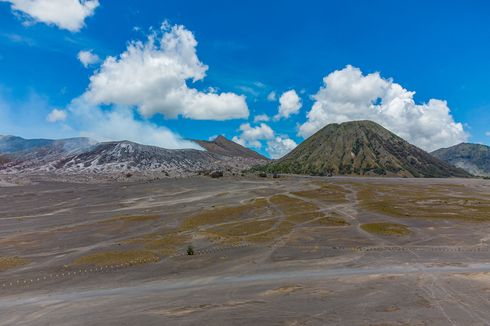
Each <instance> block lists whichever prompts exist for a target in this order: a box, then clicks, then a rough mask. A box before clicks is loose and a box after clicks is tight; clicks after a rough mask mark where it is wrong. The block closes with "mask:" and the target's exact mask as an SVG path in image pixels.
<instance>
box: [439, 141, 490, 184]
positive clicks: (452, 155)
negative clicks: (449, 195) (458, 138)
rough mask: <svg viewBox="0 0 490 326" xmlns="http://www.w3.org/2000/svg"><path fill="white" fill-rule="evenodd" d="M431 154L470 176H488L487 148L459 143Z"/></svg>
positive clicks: (488, 148)
mask: <svg viewBox="0 0 490 326" xmlns="http://www.w3.org/2000/svg"><path fill="white" fill-rule="evenodd" d="M431 154H432V155H433V156H435V157H437V158H438V159H441V160H443V161H445V162H448V163H450V164H452V165H454V166H457V167H459V168H461V169H463V170H466V171H467V172H469V173H471V174H474V175H479V176H486V177H488V176H490V147H489V146H485V145H480V144H469V143H461V144H458V145H455V146H452V147H449V148H441V149H438V150H436V151H434V152H432V153H431Z"/></svg>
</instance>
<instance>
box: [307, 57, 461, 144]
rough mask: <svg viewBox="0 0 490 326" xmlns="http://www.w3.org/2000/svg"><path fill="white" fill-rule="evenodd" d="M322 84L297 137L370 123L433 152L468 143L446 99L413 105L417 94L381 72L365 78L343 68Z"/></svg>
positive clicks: (357, 70) (348, 67)
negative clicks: (329, 126)
mask: <svg viewBox="0 0 490 326" xmlns="http://www.w3.org/2000/svg"><path fill="white" fill-rule="evenodd" d="M323 82H324V86H322V87H321V88H320V90H319V91H318V93H317V94H315V95H314V96H313V98H314V99H315V103H314V104H313V106H312V108H311V110H310V111H309V112H308V115H307V118H308V119H307V121H306V122H305V123H304V124H303V125H301V126H300V128H299V133H298V134H299V135H300V136H302V137H305V138H306V137H309V136H310V135H312V134H313V133H315V132H316V131H318V130H319V129H321V128H322V127H324V126H325V125H327V124H329V123H340V122H345V121H351V120H372V121H375V122H377V123H379V124H381V125H382V126H384V127H385V128H387V129H389V130H391V131H392V132H394V133H396V134H397V135H398V136H400V137H402V138H404V139H406V140H407V141H409V142H411V143H412V144H415V145H417V146H419V147H421V148H423V149H425V150H428V151H431V150H435V149H437V148H441V147H449V146H452V145H454V144H458V143H460V142H463V141H466V140H467V139H468V135H467V133H466V132H465V131H464V129H463V125H462V124H461V123H457V122H455V121H454V119H453V117H452V116H451V113H450V110H449V107H448V106H447V103H446V101H441V100H436V99H430V100H429V101H428V102H427V103H423V104H416V103H415V101H414V99H413V96H414V94H415V92H410V91H408V90H406V89H404V88H403V87H402V86H401V85H400V84H397V83H395V82H393V80H391V79H385V78H382V77H381V76H380V74H379V73H377V72H376V73H372V74H368V75H363V74H362V72H361V70H360V69H359V68H356V67H352V66H350V65H349V66H346V67H345V68H344V69H342V70H337V71H334V72H332V73H330V74H329V75H327V76H326V77H324V78H323Z"/></svg>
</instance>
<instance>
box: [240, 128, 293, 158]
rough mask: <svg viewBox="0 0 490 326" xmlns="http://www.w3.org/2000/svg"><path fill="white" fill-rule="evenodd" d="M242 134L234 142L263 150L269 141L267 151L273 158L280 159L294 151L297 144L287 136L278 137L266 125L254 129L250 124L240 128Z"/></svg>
mask: <svg viewBox="0 0 490 326" xmlns="http://www.w3.org/2000/svg"><path fill="white" fill-rule="evenodd" d="M240 131H241V134H240V135H239V136H235V137H233V139H232V140H233V141H234V142H236V143H238V144H240V145H242V146H247V147H254V148H261V147H262V141H267V148H266V151H267V153H269V155H270V156H271V157H272V158H280V157H282V156H284V155H285V154H287V153H289V152H290V151H291V150H292V149H294V148H295V147H296V146H297V144H296V143H295V142H294V140H292V139H290V138H289V137H287V136H276V134H275V132H274V130H272V128H271V127H269V126H268V125H267V124H265V123H261V124H259V125H258V126H255V127H252V126H251V125H250V124H249V123H244V124H242V125H241V126H240Z"/></svg>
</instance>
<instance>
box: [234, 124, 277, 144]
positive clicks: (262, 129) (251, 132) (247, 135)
mask: <svg viewBox="0 0 490 326" xmlns="http://www.w3.org/2000/svg"><path fill="white" fill-rule="evenodd" d="M240 131H241V134H240V136H235V137H233V139H232V140H233V141H234V142H236V143H238V144H240V145H242V146H250V147H255V148H261V147H262V143H261V142H260V141H261V140H268V139H272V138H273V137H274V131H273V130H272V129H271V127H269V126H268V125H267V124H265V123H261V124H260V125H258V126H255V127H252V126H251V125H250V123H244V124H242V125H241V126H240Z"/></svg>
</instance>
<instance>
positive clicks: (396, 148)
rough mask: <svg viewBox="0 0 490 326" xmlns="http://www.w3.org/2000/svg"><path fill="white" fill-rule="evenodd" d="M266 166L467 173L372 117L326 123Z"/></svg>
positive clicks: (272, 169)
mask: <svg viewBox="0 0 490 326" xmlns="http://www.w3.org/2000/svg"><path fill="white" fill-rule="evenodd" d="M265 169H266V170H267V171H270V172H281V173H296V174H320V175H322V174H333V175H387V176H403V177H453V176H455V177H468V176H470V175H469V174H468V173H467V172H466V171H463V170H461V169H459V168H456V167H454V166H452V165H450V164H448V163H446V162H443V161H441V160H439V159H437V158H435V157H433V156H431V155H430V154H428V153H427V152H425V151H423V150H422V149H420V148H418V147H416V146H414V145H411V144H409V143H408V142H406V141H405V140H403V139H402V138H400V137H398V136H397V135H395V134H394V133H392V132H390V131H388V130H387V129H385V128H383V127H382V126H380V125H378V124H376V123H374V122H372V121H352V122H345V123H341V124H330V125H327V126H325V127H324V128H323V129H321V130H319V131H318V132H317V133H315V134H314V135H312V136H311V137H309V138H308V139H306V140H305V141H304V142H303V143H301V144H300V145H299V146H298V147H296V148H295V149H294V150H293V151H291V152H290V153H289V154H287V155H286V156H284V157H282V158H281V159H279V160H277V161H274V162H272V163H270V164H268V165H267V166H266V167H265Z"/></svg>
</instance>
